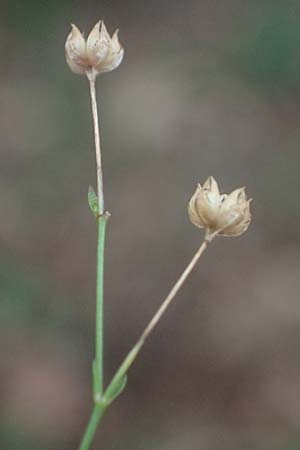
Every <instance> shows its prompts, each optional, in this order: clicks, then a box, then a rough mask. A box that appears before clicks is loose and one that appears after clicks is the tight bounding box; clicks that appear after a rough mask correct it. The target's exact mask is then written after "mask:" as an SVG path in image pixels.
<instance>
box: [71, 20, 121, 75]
mask: <svg viewBox="0 0 300 450" xmlns="http://www.w3.org/2000/svg"><path fill="white" fill-rule="evenodd" d="M118 31H119V30H116V31H115V32H114V34H113V36H112V37H110V35H109V33H108V32H107V29H106V26H105V24H104V22H103V21H101V20H99V22H97V23H96V25H95V26H94V28H93V29H92V31H91V32H90V34H89V36H88V38H87V40H85V39H84V37H83V35H82V33H81V32H80V30H79V29H78V28H77V26H76V25H72V30H71V33H70V34H69V36H68V37H67V40H66V44H65V52H66V61H67V63H68V65H69V67H70V69H71V70H72V72H74V73H77V74H79V75H84V74H88V73H93V74H94V75H95V76H96V75H98V74H99V73H103V72H110V71H111V70H114V69H116V68H117V67H118V66H119V65H120V64H121V61H122V59H123V56H124V49H123V48H122V46H121V44H120V42H119V39H118Z"/></svg>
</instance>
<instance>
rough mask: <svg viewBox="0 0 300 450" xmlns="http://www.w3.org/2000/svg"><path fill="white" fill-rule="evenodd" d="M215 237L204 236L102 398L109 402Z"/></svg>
mask: <svg viewBox="0 0 300 450" xmlns="http://www.w3.org/2000/svg"><path fill="white" fill-rule="evenodd" d="M214 236H215V235H210V236H208V235H207V236H206V238H205V239H204V241H203V242H202V244H201V246H200V247H199V249H198V250H197V252H196V253H195V255H194V256H193V258H192V260H191V261H190V263H189V264H188V266H187V267H186V269H185V270H184V271H183V273H182V274H181V276H180V277H179V279H178V280H177V282H176V283H175V284H174V286H173V287H172V289H171V290H170V292H169V294H168V295H167V296H166V298H165V299H164V301H163V302H162V304H161V306H160V307H159V308H158V310H157V312H156V313H155V314H154V316H153V318H152V319H151V320H150V322H149V324H148V325H147V327H146V328H145V330H144V331H143V333H142V334H141V336H140V338H139V339H138V341H137V343H136V344H135V346H134V347H133V348H132V350H131V351H130V352H129V353H128V355H127V356H126V357H125V359H124V361H123V363H122V364H121V366H120V367H119V369H118V370H117V372H116V374H115V375H114V377H113V379H112V381H111V383H110V384H109V386H108V388H107V389H106V391H105V393H104V398H105V399H107V400H108V401H109V399H110V398H111V397H112V394H113V393H114V391H115V390H116V386H118V385H120V383H121V381H122V379H123V378H124V376H125V375H126V373H127V371H128V369H129V368H130V366H131V365H132V364H133V362H134V361H135V359H136V357H137V355H138V354H139V352H140V350H141V348H142V347H143V345H144V343H145V341H146V339H147V338H148V337H149V335H150V334H151V332H152V331H153V329H154V328H155V326H156V325H157V324H158V322H159V320H160V319H161V317H162V316H163V314H164V313H165V311H166V309H167V308H168V307H169V306H170V304H171V303H172V301H173V300H174V298H175V296H176V294H177V292H178V291H179V290H180V288H181V287H182V285H183V284H184V282H185V281H186V279H187V278H188V276H189V275H190V273H191V272H192V270H193V269H194V267H195V266H196V264H197V262H198V261H199V259H200V257H201V256H202V254H203V252H204V251H205V250H206V248H207V246H208V244H209V243H210V242H211V241H212V239H213V238H214Z"/></svg>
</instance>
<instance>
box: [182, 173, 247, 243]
mask: <svg viewBox="0 0 300 450" xmlns="http://www.w3.org/2000/svg"><path fill="white" fill-rule="evenodd" d="M250 201H251V199H250V200H248V199H247V197H246V193H245V188H239V189H236V190H234V191H233V192H231V194H228V195H227V194H220V191H219V187H218V183H217V182H216V180H215V179H214V178H213V177H209V178H208V179H207V180H206V181H205V183H204V185H203V186H201V185H200V184H198V187H197V189H196V191H195V193H194V195H193V196H192V198H191V200H190V202H189V205H188V213H189V217H190V220H191V222H192V223H193V224H194V225H196V227H199V228H205V229H206V237H207V240H210V237H211V236H215V235H216V234H220V235H222V236H239V235H240V234H242V233H244V232H245V231H246V230H247V228H248V226H249V224H250V222H251V213H250Z"/></svg>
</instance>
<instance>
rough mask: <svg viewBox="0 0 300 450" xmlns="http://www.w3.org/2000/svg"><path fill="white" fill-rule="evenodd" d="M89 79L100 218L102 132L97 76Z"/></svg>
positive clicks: (89, 74) (102, 208)
mask: <svg viewBox="0 0 300 450" xmlns="http://www.w3.org/2000/svg"><path fill="white" fill-rule="evenodd" d="M87 77H88V80H89V85H90V94H91V102H92V113H93V122H94V138H95V150H96V164H97V192H98V205H99V216H102V215H103V214H104V211H105V209H104V194H103V172H102V157H101V144H100V130H99V119H98V108H97V97H96V76H95V74H94V72H93V71H92V70H91V71H88V72H87Z"/></svg>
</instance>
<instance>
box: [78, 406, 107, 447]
mask: <svg viewBox="0 0 300 450" xmlns="http://www.w3.org/2000/svg"><path fill="white" fill-rule="evenodd" d="M105 410H106V406H105V405H101V404H98V405H95V406H94V409H93V412H92V414H91V417H90V420H89V423H88V425H87V427H86V430H85V433H84V435H83V438H82V441H81V444H80V447H79V450H89V448H90V446H91V444H92V441H93V439H94V436H95V433H96V431H97V428H98V425H99V423H100V420H101V418H102V417H103V414H104V413H105Z"/></svg>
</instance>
